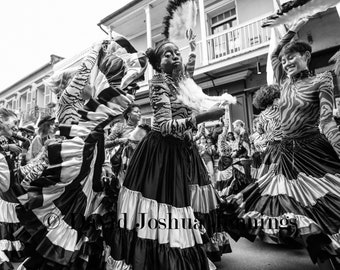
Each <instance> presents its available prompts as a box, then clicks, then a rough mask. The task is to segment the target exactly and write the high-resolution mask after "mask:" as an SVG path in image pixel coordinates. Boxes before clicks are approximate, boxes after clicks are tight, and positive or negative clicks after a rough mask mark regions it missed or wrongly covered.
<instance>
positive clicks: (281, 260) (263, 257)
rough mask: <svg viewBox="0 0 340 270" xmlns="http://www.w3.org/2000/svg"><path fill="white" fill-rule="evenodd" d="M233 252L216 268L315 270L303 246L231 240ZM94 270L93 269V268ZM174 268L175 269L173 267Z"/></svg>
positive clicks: (237, 269) (235, 269)
mask: <svg viewBox="0 0 340 270" xmlns="http://www.w3.org/2000/svg"><path fill="white" fill-rule="evenodd" d="M231 247H232V250H233V252H232V253H230V254H225V255H223V257H222V261H221V262H218V263H216V266H217V269H218V270H317V269H318V267H317V266H316V265H314V264H313V263H312V261H311V259H310V258H309V256H308V253H307V251H306V250H305V249H303V248H296V247H287V246H278V245H270V244H266V243H263V242H261V241H260V240H255V242H253V243H252V242H250V241H248V240H246V239H240V240H239V241H238V242H236V243H235V242H234V241H233V240H231ZM94 270H95V269H94ZM174 270H176V269H174Z"/></svg>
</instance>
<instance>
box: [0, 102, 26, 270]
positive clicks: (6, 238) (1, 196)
mask: <svg viewBox="0 0 340 270" xmlns="http://www.w3.org/2000/svg"><path fill="white" fill-rule="evenodd" d="M17 122H18V119H17V116H16V114H15V113H14V112H12V111H10V110H7V109H5V108H1V109H0V136H4V137H5V138H8V139H11V137H12V135H13V133H14V130H15V129H17ZM19 152H20V147H19V146H17V145H15V144H8V141H7V143H5V144H2V145H1V147H0V209H1V211H0V269H1V270H7V269H13V265H12V264H11V262H15V261H18V260H21V259H23V256H24V245H23V244H22V242H20V241H19V240H18V239H17V238H16V237H15V236H14V235H13V234H14V233H15V232H16V231H17V230H18V229H19V228H20V222H19V219H18V217H17V215H16V212H15V207H16V206H17V205H18V200H17V198H16V196H17V195H18V194H20V193H21V190H22V189H21V187H20V183H19V181H18V179H17V178H16V177H15V171H16V170H17V168H16V167H17V164H15V163H16V162H15V160H14V159H13V158H12V157H11V155H12V154H18V153H19Z"/></svg>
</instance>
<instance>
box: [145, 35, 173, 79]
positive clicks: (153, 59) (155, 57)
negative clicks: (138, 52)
mask: <svg viewBox="0 0 340 270" xmlns="http://www.w3.org/2000/svg"><path fill="white" fill-rule="evenodd" d="M169 43H172V44H174V45H176V44H175V43H173V42H171V41H169V40H163V41H162V42H161V43H159V44H158V45H157V46H156V48H155V49H153V48H148V49H147V50H146V52H145V54H146V56H147V57H148V59H149V63H150V64H151V66H152V67H153V69H154V70H156V71H157V72H161V69H160V62H161V58H160V52H161V48H162V47H163V46H164V45H165V44H169ZM176 46H177V45H176Z"/></svg>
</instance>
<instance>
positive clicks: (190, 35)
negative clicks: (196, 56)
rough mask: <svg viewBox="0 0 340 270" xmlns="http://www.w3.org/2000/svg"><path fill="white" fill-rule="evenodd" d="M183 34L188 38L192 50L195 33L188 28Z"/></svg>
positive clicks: (194, 42) (194, 47)
mask: <svg viewBox="0 0 340 270" xmlns="http://www.w3.org/2000/svg"><path fill="white" fill-rule="evenodd" d="M185 36H186V38H187V39H188V40H189V46H190V50H191V51H192V52H194V51H195V49H196V35H195V34H194V32H193V31H192V29H188V30H186V31H185Z"/></svg>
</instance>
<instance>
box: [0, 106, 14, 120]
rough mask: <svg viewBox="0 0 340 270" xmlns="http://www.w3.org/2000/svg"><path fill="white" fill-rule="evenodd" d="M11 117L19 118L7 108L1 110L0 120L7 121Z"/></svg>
mask: <svg viewBox="0 0 340 270" xmlns="http://www.w3.org/2000/svg"><path fill="white" fill-rule="evenodd" d="M9 117H17V115H16V114H15V113H14V112H13V111H11V110H8V109H6V108H0V119H2V120H5V121H7V120H8V118H9Z"/></svg>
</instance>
